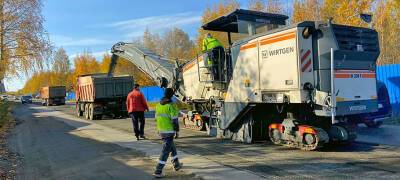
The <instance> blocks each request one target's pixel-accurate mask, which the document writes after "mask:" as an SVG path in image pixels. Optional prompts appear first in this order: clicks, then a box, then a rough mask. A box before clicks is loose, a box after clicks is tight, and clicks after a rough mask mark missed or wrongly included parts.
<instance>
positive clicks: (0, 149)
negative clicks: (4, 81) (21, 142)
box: [0, 102, 18, 180]
mask: <svg viewBox="0 0 400 180" xmlns="http://www.w3.org/2000/svg"><path fill="white" fill-rule="evenodd" d="M0 106H1V108H0V109H2V110H1V113H0V118H1V121H2V123H1V125H0V179H1V180H3V179H14V178H15V173H16V167H17V161H18V155H17V154H15V153H12V152H11V151H10V149H9V146H8V143H7V141H6V140H7V138H8V135H9V133H10V130H11V129H12V128H14V127H15V120H14V119H13V118H11V116H10V114H9V113H10V112H11V107H7V108H6V109H3V108H4V106H5V103H4V102H1V103H0Z"/></svg>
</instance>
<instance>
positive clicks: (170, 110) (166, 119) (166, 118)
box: [156, 103, 179, 133]
mask: <svg viewBox="0 0 400 180" xmlns="http://www.w3.org/2000/svg"><path fill="white" fill-rule="evenodd" d="M178 113H179V109H178V107H177V106H176V104H175V103H168V104H164V105H162V104H160V103H158V104H157V106H156V121H157V129H158V131H159V132H160V133H175V130H174V125H173V123H172V120H173V119H177V118H178Z"/></svg>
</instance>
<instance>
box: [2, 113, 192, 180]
mask: <svg viewBox="0 0 400 180" xmlns="http://www.w3.org/2000/svg"><path fill="white" fill-rule="evenodd" d="M31 107H32V105H20V106H18V107H17V108H16V109H15V110H14V116H15V117H16V119H17V121H18V124H19V125H18V126H17V127H16V128H15V129H14V130H13V132H12V136H11V138H10V139H9V142H10V146H11V148H12V150H13V151H14V152H17V153H18V154H20V155H21V156H22V157H23V159H21V162H20V164H19V165H18V168H17V179H153V177H152V172H153V170H154V169H153V168H154V165H155V163H154V162H153V161H151V160H149V159H147V158H146V157H144V156H143V153H141V152H137V151H133V150H131V149H127V148H123V147H121V146H118V145H115V144H109V143H104V142H99V141H94V140H92V139H89V138H85V136H84V135H83V134H79V132H76V131H75V132H74V130H75V128H73V127H71V126H69V125H67V124H65V123H63V122H61V121H57V120H56V119H54V118H52V117H41V116H35V115H34V113H35V112H36V111H35V110H34V109H32V108H31ZM48 111H51V110H48ZM84 125H85V124H82V126H84ZM71 132H73V133H71ZM171 171H172V170H168V169H167V170H166V173H167V174H168V175H169V176H168V177H169V178H171V179H191V178H193V176H189V175H184V174H183V173H175V172H174V173H172V172H171Z"/></svg>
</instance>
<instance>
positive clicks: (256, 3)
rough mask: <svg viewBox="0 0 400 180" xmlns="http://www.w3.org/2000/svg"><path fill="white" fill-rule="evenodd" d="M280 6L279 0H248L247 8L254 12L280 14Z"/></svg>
mask: <svg viewBox="0 0 400 180" xmlns="http://www.w3.org/2000/svg"><path fill="white" fill-rule="evenodd" d="M282 4H283V3H282V2H281V0H250V1H249V5H248V8H249V9H251V10H255V11H262V12H267V13H276V14H281V13H282V10H283V8H282Z"/></svg>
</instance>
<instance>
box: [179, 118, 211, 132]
mask: <svg viewBox="0 0 400 180" xmlns="http://www.w3.org/2000/svg"><path fill="white" fill-rule="evenodd" d="M183 125H184V127H185V128H188V129H193V130H196V131H202V130H205V128H206V125H205V122H204V121H203V120H202V119H201V118H192V119H190V118H188V117H184V118H183Z"/></svg>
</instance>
